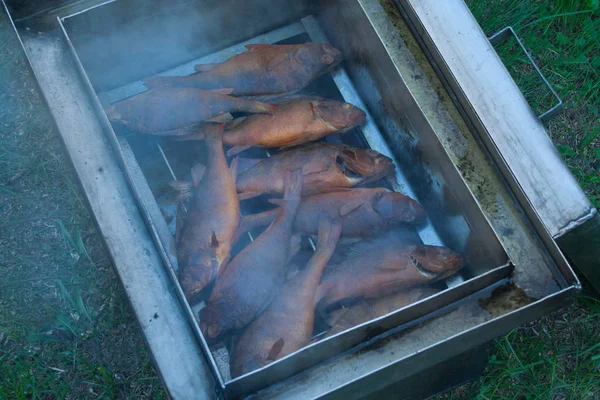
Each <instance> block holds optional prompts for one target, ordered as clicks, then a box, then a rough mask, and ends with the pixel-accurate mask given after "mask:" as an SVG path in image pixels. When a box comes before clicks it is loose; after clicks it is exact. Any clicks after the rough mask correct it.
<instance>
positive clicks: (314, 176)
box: [236, 143, 395, 200]
mask: <svg viewBox="0 0 600 400" xmlns="http://www.w3.org/2000/svg"><path fill="white" fill-rule="evenodd" d="M248 161H250V162H253V161H254V160H248ZM255 162H256V164H254V165H253V166H252V167H250V168H249V169H247V170H245V171H240V173H239V174H238V179H237V183H236V185H237V190H238V193H239V197H240V200H244V199H250V198H252V197H256V196H260V195H262V194H281V193H283V180H284V179H283V176H284V171H285V170H288V169H289V170H295V169H302V173H303V175H304V177H303V185H302V195H303V196H307V195H310V194H315V193H324V192H330V191H335V189H338V188H350V187H354V186H356V185H360V184H364V183H368V182H371V181H375V180H377V179H379V178H382V177H384V176H390V175H393V173H394V168H395V167H394V163H393V161H392V160H391V159H390V158H388V157H386V156H384V155H382V154H379V153H378V152H376V151H375V150H371V149H360V148H355V147H350V146H346V145H344V144H337V143H315V144H310V145H306V146H302V147H298V148H295V149H292V150H288V151H285V152H281V153H278V154H275V155H274V156H272V157H270V158H265V159H262V160H256V161H255ZM241 164H244V160H242V159H240V165H241Z"/></svg>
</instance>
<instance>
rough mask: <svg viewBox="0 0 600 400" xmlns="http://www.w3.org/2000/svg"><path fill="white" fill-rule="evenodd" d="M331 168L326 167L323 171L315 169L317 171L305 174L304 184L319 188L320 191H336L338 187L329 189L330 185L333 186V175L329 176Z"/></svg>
mask: <svg viewBox="0 0 600 400" xmlns="http://www.w3.org/2000/svg"><path fill="white" fill-rule="evenodd" d="M328 171H329V169H325V170H322V171H315V172H311V173H309V174H305V175H304V184H305V185H306V186H307V187H308V186H310V187H311V188H314V189H317V190H318V193H324V192H327V191H329V192H334V191H336V188H330V190H327V187H328V186H331V176H329V179H327V178H328V175H329V174H328V173H327V172H328Z"/></svg>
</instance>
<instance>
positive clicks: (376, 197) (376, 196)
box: [375, 192, 383, 200]
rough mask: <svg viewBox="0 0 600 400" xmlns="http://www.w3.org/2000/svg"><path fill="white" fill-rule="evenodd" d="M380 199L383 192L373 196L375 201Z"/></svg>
mask: <svg viewBox="0 0 600 400" xmlns="http://www.w3.org/2000/svg"><path fill="white" fill-rule="evenodd" d="M382 197H383V192H377V194H376V195H375V200H381V198H382Z"/></svg>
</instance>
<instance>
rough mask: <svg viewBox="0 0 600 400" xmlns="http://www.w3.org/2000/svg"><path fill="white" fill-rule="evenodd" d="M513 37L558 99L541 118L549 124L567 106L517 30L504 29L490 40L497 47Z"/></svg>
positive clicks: (508, 27)
mask: <svg viewBox="0 0 600 400" xmlns="http://www.w3.org/2000/svg"><path fill="white" fill-rule="evenodd" d="M511 36H512V37H513V38H515V40H516V41H517V43H518V44H519V47H521V50H522V51H523V53H525V56H527V59H528V60H529V63H530V64H531V65H533V68H534V69H535V71H536V72H537V73H538V75H539V77H540V78H541V79H542V82H544V85H546V88H548V90H549V91H550V92H551V93H552V96H554V98H555V99H556V102H557V103H556V104H555V105H553V106H552V107H550V109H549V110H547V111H544V112H543V113H542V115H540V116H539V118H540V120H541V121H542V122H546V123H548V122H549V121H550V120H551V119H552V118H554V117H556V116H557V115H558V114H559V113H561V112H563V111H564V109H565V105H564V104H563V101H562V99H561V98H560V97H559V96H558V94H557V93H556V91H555V90H554V88H553V87H552V85H551V84H550V83H549V82H548V80H547V79H546V77H545V76H544V74H543V73H542V71H541V70H540V68H539V67H538V66H537V63H536V62H535V60H534V59H533V57H531V54H529V52H528V51H527V48H526V47H525V45H524V44H523V42H521V39H520V38H519V36H518V35H517V33H516V32H515V30H514V29H513V28H512V26H507V27H505V28H502V29H501V30H499V31H498V32H496V33H494V34H493V35H492V36H490V38H489V40H490V43H491V44H492V46H495V45H497V44H499V43H502V42H503V41H505V40H508V39H509V38H510V37H511Z"/></svg>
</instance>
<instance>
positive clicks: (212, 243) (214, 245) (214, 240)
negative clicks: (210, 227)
mask: <svg viewBox="0 0 600 400" xmlns="http://www.w3.org/2000/svg"><path fill="white" fill-rule="evenodd" d="M210 247H212V248H213V249H216V248H217V247H219V239H217V234H216V233H215V231H213V233H212V236H211V237H210Z"/></svg>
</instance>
